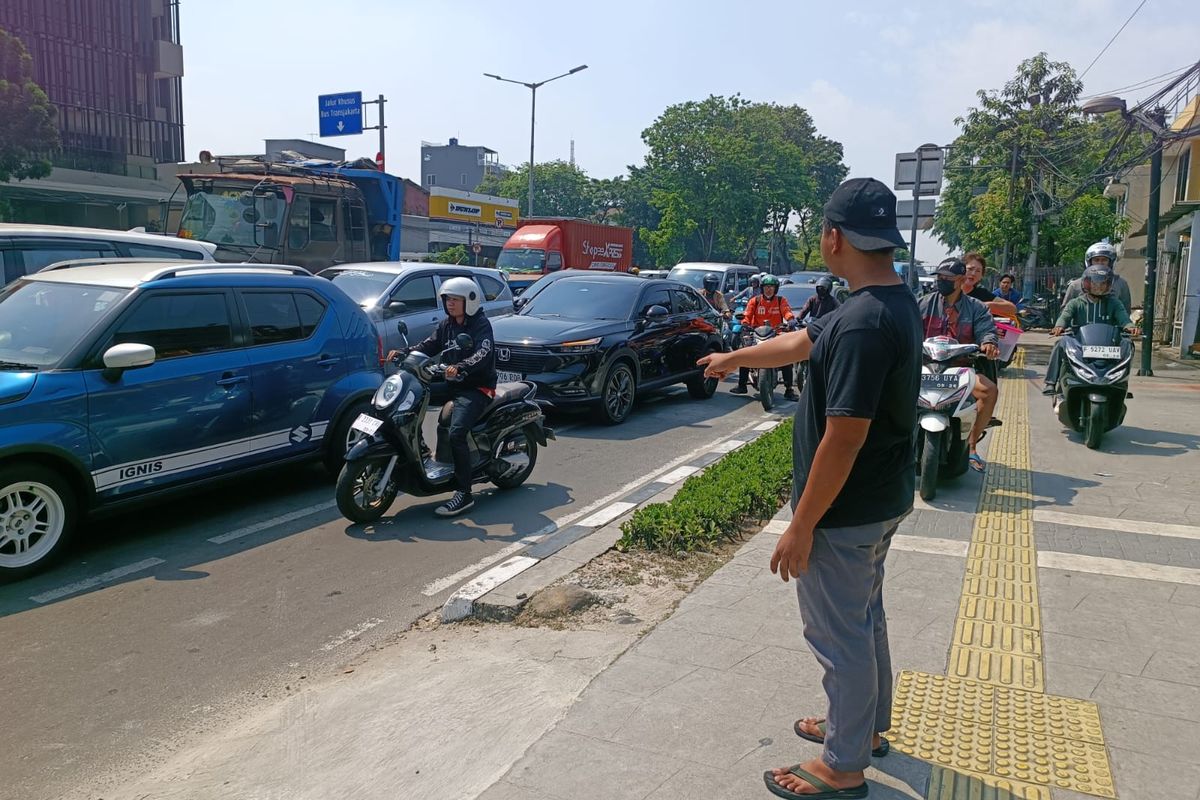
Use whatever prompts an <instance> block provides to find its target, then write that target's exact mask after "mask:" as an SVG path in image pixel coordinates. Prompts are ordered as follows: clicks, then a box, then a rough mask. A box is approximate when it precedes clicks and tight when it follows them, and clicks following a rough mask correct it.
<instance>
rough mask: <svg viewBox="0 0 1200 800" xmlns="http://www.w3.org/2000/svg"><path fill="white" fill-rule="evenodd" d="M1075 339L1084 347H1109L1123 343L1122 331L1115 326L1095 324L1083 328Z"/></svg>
mask: <svg viewBox="0 0 1200 800" xmlns="http://www.w3.org/2000/svg"><path fill="white" fill-rule="evenodd" d="M1075 338H1076V339H1078V340H1079V343H1080V344H1082V345H1098V346H1100V347H1109V346H1111V345H1119V344H1120V343H1121V329H1120V328H1118V327H1116V326H1115V325H1106V324H1104V323H1102V322H1093V323H1091V324H1090V325H1084V326H1082V327H1081V328H1080V329H1079V333H1078V334H1077V335H1076V337H1075Z"/></svg>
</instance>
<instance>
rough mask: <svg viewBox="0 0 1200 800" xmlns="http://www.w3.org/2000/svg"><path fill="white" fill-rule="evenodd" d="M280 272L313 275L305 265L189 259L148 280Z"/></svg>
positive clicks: (153, 275)
mask: <svg viewBox="0 0 1200 800" xmlns="http://www.w3.org/2000/svg"><path fill="white" fill-rule="evenodd" d="M264 272H265V273H280V274H284V275H303V276H305V277H309V278H311V277H312V273H311V272H309V271H308V270H306V269H305V268H304V267H292V266H287V265H285V264H261V265H259V264H222V263H220V262H213V261H189V262H188V263H187V264H185V265H184V266H180V267H167V268H165V269H162V270H159V271H156V272H152V273H150V274H149V275H147V276H146V278H145V280H146V282H149V281H164V280H167V279H168V278H181V277H185V276H186V275H187V274H188V273H197V274H203V273H226V274H227V273H236V274H242V275H257V274H260V273H264Z"/></svg>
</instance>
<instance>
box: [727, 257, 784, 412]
mask: <svg viewBox="0 0 1200 800" xmlns="http://www.w3.org/2000/svg"><path fill="white" fill-rule="evenodd" d="M761 283H762V294H761V295H759V296H758V297H752V298H750V304H749V305H747V306H746V314H745V316H744V317H742V324H743V325H745V326H747V327H749V328H751V329H754V328H757V327H759V326H760V325H770V326H771V327H772V328H779V327H781V326H782V325H783V323H784V322H786V321H788V320H794V319H795V318H796V317H795V315H793V314H792V307H791V306H790V305H788V301H787V298H785V297H783V296H782V295H780V294H779V278H776V277H775V276H774V275H768V276H766V277H765V278H763V279H762V281H761ZM780 373H781V374H782V375H783V397H784V399H785V400H799V399H800V395H798V394H796V387H795V386H794V384H793V381H794V377H795V376H794V374H793V370H792V365H791V364H787V365H785V366H784V367H783V368H782V369H780ZM749 380H750V369H749V368H748V367H742V368H741V369H739V370H738V385H737V386H736V387H735V388H733V389H730V390H729V391H730V392H732V393H733V394H746V392H747V391H748V390H747V389H746V382H747V381H749Z"/></svg>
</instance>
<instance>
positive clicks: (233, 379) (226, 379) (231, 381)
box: [217, 372, 250, 389]
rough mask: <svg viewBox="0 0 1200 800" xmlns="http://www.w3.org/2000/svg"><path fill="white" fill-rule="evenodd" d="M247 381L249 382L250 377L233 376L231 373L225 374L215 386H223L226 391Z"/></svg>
mask: <svg viewBox="0 0 1200 800" xmlns="http://www.w3.org/2000/svg"><path fill="white" fill-rule="evenodd" d="M248 380H250V377H249V376H247V375H234V374H233V373H232V372H226V373H225V374H224V375H222V376H221V379H220V380H219V381H217V386H224V387H225V388H227V389H228V388H229V387H230V386H237V385H238V384H239V383H245V382H246V381H248Z"/></svg>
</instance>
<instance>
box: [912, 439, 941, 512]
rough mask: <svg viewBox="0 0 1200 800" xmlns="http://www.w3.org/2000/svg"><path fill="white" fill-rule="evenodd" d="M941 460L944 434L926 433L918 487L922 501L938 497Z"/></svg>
mask: <svg viewBox="0 0 1200 800" xmlns="http://www.w3.org/2000/svg"><path fill="white" fill-rule="evenodd" d="M941 460H942V432H941V431H938V432H934V431H925V446H924V447H923V448H921V478H920V482H919V485H918V487H917V488H918V490H919V491H920V493H921V499H922V500H932V499H933V498H934V497H936V496H937V484H938V467H939V466H940V465H941Z"/></svg>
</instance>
